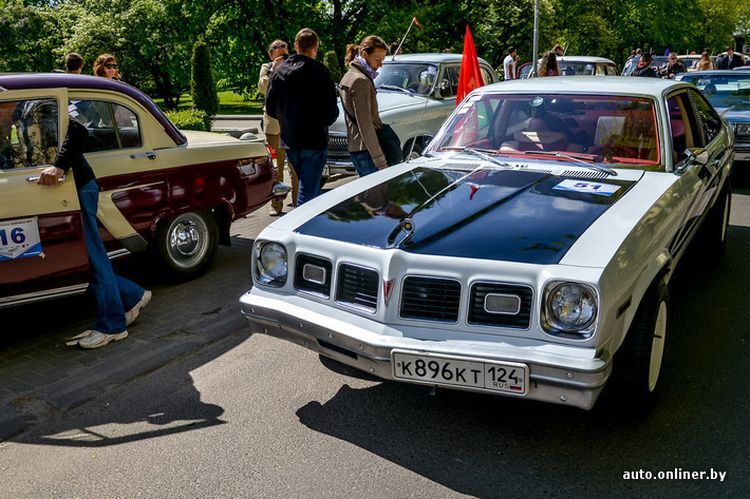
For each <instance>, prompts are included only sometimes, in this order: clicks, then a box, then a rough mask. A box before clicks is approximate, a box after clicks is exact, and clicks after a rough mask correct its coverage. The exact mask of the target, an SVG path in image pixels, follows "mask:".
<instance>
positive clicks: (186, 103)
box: [154, 90, 263, 114]
mask: <svg viewBox="0 0 750 499" xmlns="http://www.w3.org/2000/svg"><path fill="white" fill-rule="evenodd" d="M154 102H155V103H156V105H157V106H159V107H160V108H162V109H163V110H166V108H165V107H164V99H154ZM191 107H193V99H192V98H191V97H190V94H182V95H181V96H180V105H179V106H177V109H180V110H181V109H190V108H191ZM218 114H263V101H261V100H244V99H243V98H242V96H241V95H240V94H237V93H234V92H232V91H231V90H227V91H224V92H219V113H218Z"/></svg>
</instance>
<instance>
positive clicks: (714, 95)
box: [682, 74, 750, 111]
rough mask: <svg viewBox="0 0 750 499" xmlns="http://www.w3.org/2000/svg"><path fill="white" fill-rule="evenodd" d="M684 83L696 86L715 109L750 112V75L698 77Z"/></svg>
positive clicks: (688, 79)
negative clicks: (730, 108) (728, 108)
mask: <svg viewBox="0 0 750 499" xmlns="http://www.w3.org/2000/svg"><path fill="white" fill-rule="evenodd" d="M682 81H687V82H690V83H693V84H695V86H697V87H698V90H700V91H701V93H702V94H703V95H705V96H706V98H707V99H708V101H709V102H710V103H711V105H713V106H714V107H715V108H727V107H732V106H734V108H733V109H732V110H733V111H750V74H737V76H735V75H733V74H732V75H726V76H725V75H696V76H695V77H691V78H687V77H686V78H683V80H682Z"/></svg>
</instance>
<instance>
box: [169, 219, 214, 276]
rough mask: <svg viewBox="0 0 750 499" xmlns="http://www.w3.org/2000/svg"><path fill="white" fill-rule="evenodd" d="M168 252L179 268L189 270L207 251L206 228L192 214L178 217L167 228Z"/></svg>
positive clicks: (204, 224)
mask: <svg viewBox="0 0 750 499" xmlns="http://www.w3.org/2000/svg"><path fill="white" fill-rule="evenodd" d="M168 234H169V241H168V250H169V255H170V257H171V258H172V261H173V262H174V263H175V264H176V265H177V266H179V267H183V268H189V267H193V266H195V265H196V264H198V263H200V261H201V260H202V259H203V257H204V256H205V254H206V251H207V250H208V227H206V223H205V222H204V221H203V219H202V218H201V217H199V216H198V215H195V214H193V213H186V214H184V215H180V216H179V217H177V218H176V219H175V220H173V221H172V223H171V225H170V226H169V232H168Z"/></svg>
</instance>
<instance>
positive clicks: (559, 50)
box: [552, 43, 565, 57]
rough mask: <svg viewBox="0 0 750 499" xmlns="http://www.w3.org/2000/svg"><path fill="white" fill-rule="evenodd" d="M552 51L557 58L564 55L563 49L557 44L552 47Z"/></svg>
mask: <svg viewBox="0 0 750 499" xmlns="http://www.w3.org/2000/svg"><path fill="white" fill-rule="evenodd" d="M552 51H553V52H554V53H555V55H556V56H557V57H562V56H563V55H565V49H564V48H563V46H562V45H560V44H559V43H558V44H557V45H555V46H554V47H552Z"/></svg>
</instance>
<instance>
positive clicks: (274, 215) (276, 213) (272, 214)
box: [268, 208, 284, 217]
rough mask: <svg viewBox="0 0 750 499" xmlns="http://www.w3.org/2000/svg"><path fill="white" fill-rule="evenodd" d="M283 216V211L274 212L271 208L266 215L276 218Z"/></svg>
mask: <svg viewBox="0 0 750 499" xmlns="http://www.w3.org/2000/svg"><path fill="white" fill-rule="evenodd" d="M283 214H284V212H283V211H281V210H278V211H277V210H274V209H273V208H271V211H269V212H268V215H269V216H272V217H278V216H281V215H283Z"/></svg>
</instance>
